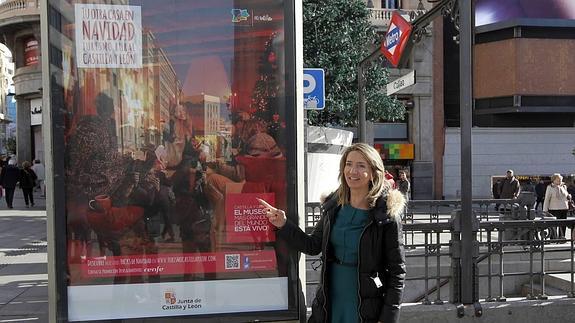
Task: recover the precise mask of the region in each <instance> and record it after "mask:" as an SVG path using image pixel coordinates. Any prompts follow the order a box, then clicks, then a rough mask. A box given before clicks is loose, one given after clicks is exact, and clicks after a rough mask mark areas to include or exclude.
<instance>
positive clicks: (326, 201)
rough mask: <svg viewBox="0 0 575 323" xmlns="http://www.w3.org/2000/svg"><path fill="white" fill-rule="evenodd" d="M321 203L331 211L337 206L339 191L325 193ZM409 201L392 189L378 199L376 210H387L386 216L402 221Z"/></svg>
mask: <svg viewBox="0 0 575 323" xmlns="http://www.w3.org/2000/svg"><path fill="white" fill-rule="evenodd" d="M320 202H321V203H322V204H323V208H324V209H329V208H332V207H334V206H336V205H337V191H335V192H331V193H327V194H326V193H324V194H322V195H321V197H320ZM405 204H407V201H406V199H405V196H404V195H403V194H402V193H401V192H400V191H399V190H397V189H391V190H389V191H388V192H386V193H384V194H383V195H382V196H381V197H379V198H378V199H377V202H376V204H375V208H385V209H386V210H387V211H386V215H387V216H388V217H389V218H390V219H394V220H401V216H402V215H403V211H404V209H405Z"/></svg>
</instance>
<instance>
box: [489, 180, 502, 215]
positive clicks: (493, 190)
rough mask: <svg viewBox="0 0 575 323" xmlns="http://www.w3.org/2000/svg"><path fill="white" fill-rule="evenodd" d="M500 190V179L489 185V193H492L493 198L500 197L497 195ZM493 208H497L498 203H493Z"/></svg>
mask: <svg viewBox="0 0 575 323" xmlns="http://www.w3.org/2000/svg"><path fill="white" fill-rule="evenodd" d="M500 191H501V180H500V179H498V180H497V181H495V183H493V185H492V186H491V193H492V194H493V198H494V199H496V200H498V199H500V198H501V196H500V195H499V194H500ZM495 210H499V203H495Z"/></svg>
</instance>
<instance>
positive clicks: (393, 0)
mask: <svg viewBox="0 0 575 323" xmlns="http://www.w3.org/2000/svg"><path fill="white" fill-rule="evenodd" d="M381 7H382V8H386V9H401V0H381Z"/></svg>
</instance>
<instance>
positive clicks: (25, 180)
mask: <svg viewBox="0 0 575 323" xmlns="http://www.w3.org/2000/svg"><path fill="white" fill-rule="evenodd" d="M37 179H38V176H36V173H34V171H33V170H32V164H30V162H29V161H25V162H23V163H22V170H21V171H20V181H19V182H20V188H21V189H22V193H24V202H25V203H26V207H30V204H31V205H32V207H34V194H33V192H34V187H36V180H37Z"/></svg>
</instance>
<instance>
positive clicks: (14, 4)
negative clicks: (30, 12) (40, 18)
mask: <svg viewBox="0 0 575 323" xmlns="http://www.w3.org/2000/svg"><path fill="white" fill-rule="evenodd" d="M38 8H39V4H38V0H7V1H5V2H3V3H2V4H0V17H1V16H17V15H19V11H24V10H26V9H38ZM37 13H38V14H40V12H37Z"/></svg>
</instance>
